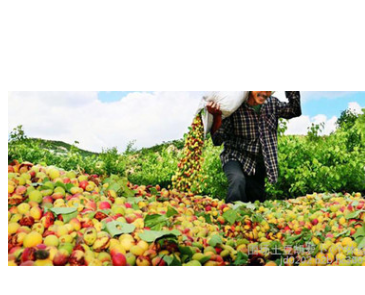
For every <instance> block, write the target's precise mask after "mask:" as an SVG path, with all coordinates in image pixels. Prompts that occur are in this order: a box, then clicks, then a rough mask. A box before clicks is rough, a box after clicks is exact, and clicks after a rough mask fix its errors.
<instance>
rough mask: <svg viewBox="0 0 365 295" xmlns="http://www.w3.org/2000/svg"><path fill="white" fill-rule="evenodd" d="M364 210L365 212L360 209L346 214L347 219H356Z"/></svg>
mask: <svg viewBox="0 0 365 295" xmlns="http://www.w3.org/2000/svg"><path fill="white" fill-rule="evenodd" d="M362 212H365V210H359V211H355V212H352V213H349V214H347V215H346V219H356V218H357V217H359V215H360V214H361V213H362Z"/></svg>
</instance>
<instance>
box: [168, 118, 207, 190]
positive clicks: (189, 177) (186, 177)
mask: <svg viewBox="0 0 365 295" xmlns="http://www.w3.org/2000/svg"><path fill="white" fill-rule="evenodd" d="M203 137H204V126H203V122H202V119H201V115H200V113H199V114H198V115H196V117H195V118H194V121H193V123H192V124H191V127H190V128H189V133H188V134H187V136H186V139H185V145H184V149H183V156H182V158H181V160H180V162H179V164H178V168H177V171H176V173H175V175H174V176H173V177H172V187H173V188H175V189H177V190H178V191H186V192H193V193H197V194H199V193H201V185H202V180H203V177H202V175H201V167H202V161H203V159H202V153H203V146H204V138H203Z"/></svg>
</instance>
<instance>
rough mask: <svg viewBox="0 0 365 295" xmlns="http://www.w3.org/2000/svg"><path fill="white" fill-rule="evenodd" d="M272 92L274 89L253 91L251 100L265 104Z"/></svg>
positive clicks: (256, 103)
mask: <svg viewBox="0 0 365 295" xmlns="http://www.w3.org/2000/svg"><path fill="white" fill-rule="evenodd" d="M272 93H273V92H272V91H251V95H250V99H251V102H253V103H254V104H255V105H258V104H263V103H265V101H266V100H267V99H268V98H269V97H270V96H271V95H272Z"/></svg>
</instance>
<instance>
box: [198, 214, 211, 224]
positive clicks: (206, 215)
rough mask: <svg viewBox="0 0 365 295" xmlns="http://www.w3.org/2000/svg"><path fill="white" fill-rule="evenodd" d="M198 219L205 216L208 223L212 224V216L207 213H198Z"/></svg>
mask: <svg viewBox="0 0 365 295" xmlns="http://www.w3.org/2000/svg"><path fill="white" fill-rule="evenodd" d="M196 216H197V217H200V216H203V217H204V219H205V222H206V223H209V224H212V216H211V215H210V214H208V213H205V212H199V213H196Z"/></svg>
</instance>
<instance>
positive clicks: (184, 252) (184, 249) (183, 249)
mask: <svg viewBox="0 0 365 295" xmlns="http://www.w3.org/2000/svg"><path fill="white" fill-rule="evenodd" d="M179 252H180V253H181V254H182V255H187V256H188V257H189V258H191V257H192V256H193V255H194V253H193V251H192V250H191V248H190V247H183V246H179Z"/></svg>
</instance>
